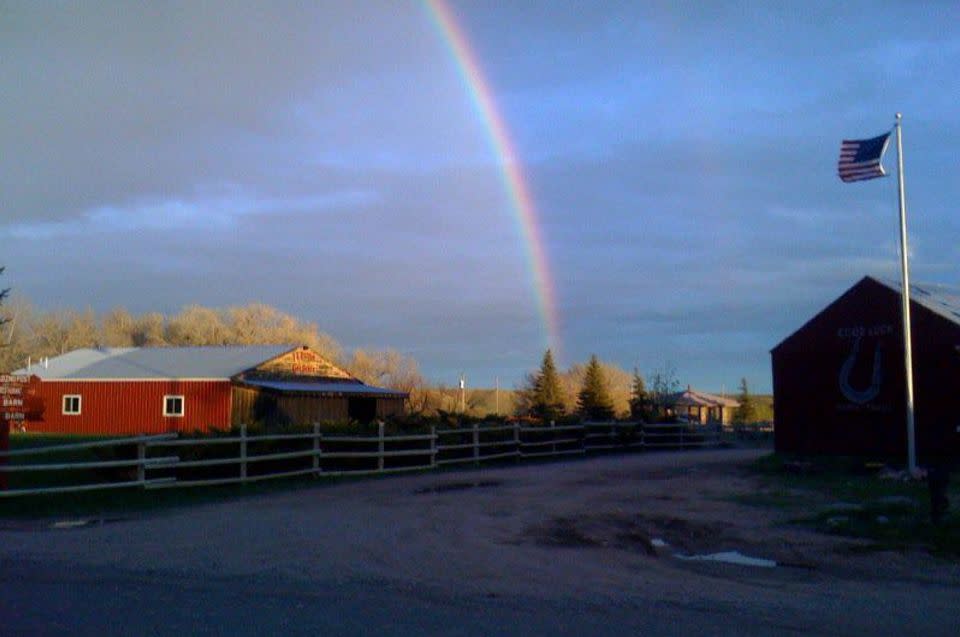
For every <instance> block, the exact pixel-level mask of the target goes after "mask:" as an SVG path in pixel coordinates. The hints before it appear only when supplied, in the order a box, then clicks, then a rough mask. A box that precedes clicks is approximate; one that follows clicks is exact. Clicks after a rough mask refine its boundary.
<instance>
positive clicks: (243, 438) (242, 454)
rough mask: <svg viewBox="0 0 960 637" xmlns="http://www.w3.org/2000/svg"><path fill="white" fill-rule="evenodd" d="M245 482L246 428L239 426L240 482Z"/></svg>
mask: <svg viewBox="0 0 960 637" xmlns="http://www.w3.org/2000/svg"><path fill="white" fill-rule="evenodd" d="M246 481H247V426H246V425H240V482H244V483H245V482H246Z"/></svg>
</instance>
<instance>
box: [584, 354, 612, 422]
mask: <svg viewBox="0 0 960 637" xmlns="http://www.w3.org/2000/svg"><path fill="white" fill-rule="evenodd" d="M577 408H578V410H579V412H580V415H581V416H582V417H583V418H587V419H589V420H612V419H613V399H612V398H610V389H609V388H608V387H607V381H606V379H605V378H604V376H603V370H602V369H601V368H600V361H599V360H597V355H596V354H594V355H593V356H591V357H590V363H588V364H587V370H586V374H585V375H584V378H583V388H582V389H581V390H580V393H579V395H578V396H577Z"/></svg>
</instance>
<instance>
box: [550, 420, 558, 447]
mask: <svg viewBox="0 0 960 637" xmlns="http://www.w3.org/2000/svg"><path fill="white" fill-rule="evenodd" d="M556 426H557V421H556V420H551V421H550V429H551V431H550V441H551V442H553V444H552V445H550V450H551V451H552V452H553V455H557V430H556V429H554V427H556Z"/></svg>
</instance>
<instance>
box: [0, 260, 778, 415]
mask: <svg viewBox="0 0 960 637" xmlns="http://www.w3.org/2000/svg"><path fill="white" fill-rule="evenodd" d="M2 273H3V268H2V267H0V274H2ZM9 292H10V290H9V289H8V288H6V289H0V306H3V307H2V308H0V373H9V372H11V371H13V370H16V369H19V368H22V367H25V366H26V364H27V360H28V358H31V359H32V360H34V361H39V360H40V359H41V358H43V357H54V356H59V355H61V354H65V353H66V352H69V351H72V350H75V349H80V348H89V347H163V346H200V345H258V344H276V343H290V344H291V345H307V346H308V347H310V348H311V349H313V350H314V351H316V352H318V353H319V354H320V355H321V356H323V357H324V358H326V359H327V360H329V361H330V362H331V363H333V364H335V365H337V366H339V367H342V368H344V369H346V370H347V371H349V372H350V373H351V374H353V375H354V376H356V377H357V378H359V379H360V380H362V381H363V382H365V383H367V384H371V385H376V386H379V387H387V388H390V389H397V390H400V391H404V392H408V393H409V394H410V402H409V407H410V411H411V412H413V413H414V414H421V415H427V416H431V415H436V414H438V413H440V414H451V415H469V416H473V417H486V416H490V415H501V416H502V415H509V414H517V415H529V416H535V417H538V418H542V419H544V420H546V421H550V420H556V419H558V418H563V417H567V416H573V417H583V418H588V419H591V420H608V419H612V418H633V419H640V420H645V421H652V420H655V419H657V418H658V416H659V415H660V414H662V413H664V411H665V406H666V405H667V403H668V402H669V400H670V397H671V396H672V395H674V394H675V393H676V392H678V391H679V389H680V385H679V382H677V380H676V375H675V373H674V371H673V370H672V368H670V367H666V368H664V369H661V370H657V371H654V372H653V373H652V374H651V376H650V386H649V388H648V387H647V384H646V383H645V381H644V378H643V377H642V376H641V375H640V373H639V372H638V371H637V370H636V369H635V370H634V371H633V373H632V374H630V373H628V372H627V371H625V370H624V369H622V368H621V367H619V366H617V365H615V364H612V363H607V362H603V361H601V360H599V359H598V358H597V357H596V356H592V357H591V358H590V360H589V361H588V362H586V363H577V364H574V365H572V366H571V367H570V368H569V369H567V370H566V371H562V372H561V371H559V370H558V369H557V368H556V365H555V363H554V360H553V354H552V352H551V351H550V350H547V352H546V353H545V354H544V357H543V360H542V362H541V365H540V369H539V370H538V371H537V372H535V373H530V374H527V375H525V376H524V377H523V378H522V379H521V381H520V383H519V385H518V386H517V388H516V389H515V390H514V391H510V390H492V389H470V390H466V389H464V390H460V389H459V388H456V389H454V388H448V387H446V386H445V385H443V384H440V385H436V386H430V385H429V384H428V383H427V382H426V380H425V379H424V377H423V375H422V374H421V373H420V369H419V365H418V363H417V361H416V359H414V358H413V357H411V356H408V355H405V354H403V353H401V352H399V351H397V350H395V349H383V350H369V349H354V350H352V351H351V352H349V354H348V353H347V352H346V351H345V349H344V348H343V347H342V346H341V344H340V343H339V342H337V340H336V339H335V338H333V337H332V336H330V335H329V334H327V333H326V332H323V331H321V330H320V329H319V327H318V326H317V325H316V324H315V323H310V322H305V321H301V320H300V319H297V318H295V317H293V316H291V315H289V314H286V313H284V312H282V311H280V310H278V309H277V308H274V307H271V306H269V305H265V304H262V303H251V304H248V305H245V306H236V307H228V308H225V309H217V308H209V307H204V306H201V305H191V306H188V307H185V308H183V309H182V310H181V311H180V312H178V313H177V314H173V315H170V316H167V315H164V314H162V313H159V312H146V313H143V314H132V313H131V312H129V311H128V310H126V309H125V308H122V307H118V308H114V309H112V310H110V311H108V312H106V313H104V314H101V315H98V314H96V313H95V312H94V311H93V310H92V309H87V310H84V311H76V310H62V311H46V312H44V311H40V310H37V309H36V308H34V307H33V306H32V305H31V304H30V303H29V302H27V301H25V300H23V299H16V300H13V301H12V302H11V301H10V299H9V298H8V297H9ZM5 301H6V302H5ZM739 399H740V402H741V409H740V410H738V412H737V418H738V419H743V420H744V421H745V422H746V421H752V420H754V419H756V418H757V416H758V415H765V413H764V410H763V407H762V406H760V405H757V404H756V402H755V401H754V400H753V399H752V397H751V396H750V394H749V391H748V389H747V386H746V380H745V379H744V380H743V381H742V386H741V393H740V396H739Z"/></svg>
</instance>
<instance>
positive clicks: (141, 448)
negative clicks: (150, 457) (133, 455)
mask: <svg viewBox="0 0 960 637" xmlns="http://www.w3.org/2000/svg"><path fill="white" fill-rule="evenodd" d="M140 435H141V436H143V435H144V434H140ZM146 459H147V443H146V442H144V441H143V440H141V441H140V442H138V443H137V482H139V483H140V486H141V487H142V486H143V485H144V483H146V481H147V467H146V464H145V461H146Z"/></svg>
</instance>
